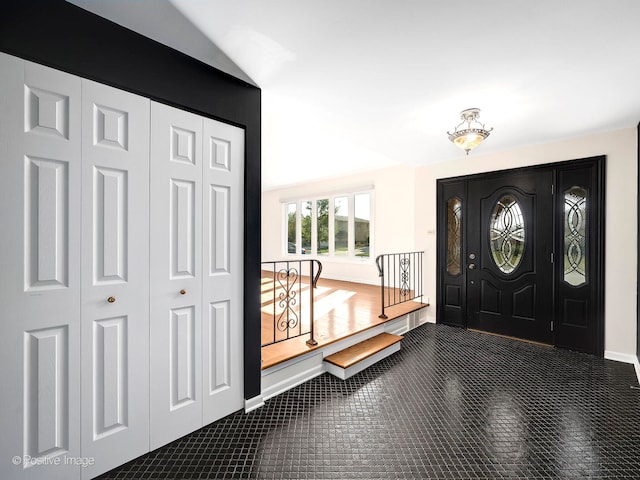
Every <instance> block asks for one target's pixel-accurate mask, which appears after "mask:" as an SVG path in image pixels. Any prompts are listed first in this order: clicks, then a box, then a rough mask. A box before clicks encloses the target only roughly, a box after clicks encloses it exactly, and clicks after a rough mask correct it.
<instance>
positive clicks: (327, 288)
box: [262, 272, 427, 369]
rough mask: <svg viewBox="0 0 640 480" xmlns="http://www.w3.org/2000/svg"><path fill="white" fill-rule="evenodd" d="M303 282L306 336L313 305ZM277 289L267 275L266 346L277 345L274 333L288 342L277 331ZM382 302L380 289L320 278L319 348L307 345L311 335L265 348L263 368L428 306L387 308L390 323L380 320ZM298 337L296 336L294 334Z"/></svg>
mask: <svg viewBox="0 0 640 480" xmlns="http://www.w3.org/2000/svg"><path fill="white" fill-rule="evenodd" d="M299 282H300V284H301V289H300V293H299V298H296V301H297V302H299V303H296V305H295V306H294V308H295V309H296V310H295V311H296V312H298V321H299V323H298V324H299V325H301V328H302V330H301V331H303V332H304V331H306V330H308V325H309V320H308V314H305V312H308V311H309V308H308V307H309V304H310V300H309V298H310V297H309V279H308V277H301V279H300V280H299ZM273 288H274V287H273V283H272V274H271V273H270V272H265V274H264V276H263V289H262V343H263V345H265V344H266V343H270V342H272V341H273V339H274V331H275V332H276V334H275V338H276V340H281V339H286V333H284V332H281V331H279V330H278V329H277V328H275V329H274V325H273V312H274V311H275V312H276V318H277V317H278V314H279V313H280V312H282V306H281V305H280V302H279V294H280V291H281V290H282V287H276V292H275V295H274V292H273ZM297 296H298V295H297ZM274 298H275V302H274ZM380 302H381V300H380V287H379V286H375V285H367V284H362V283H353V282H342V281H339V280H329V279H324V278H320V280H319V281H318V287H317V288H316V289H315V291H314V309H315V323H314V327H315V328H314V331H315V334H314V338H315V340H316V341H317V342H318V345H316V346H309V345H307V344H306V341H307V340H308V339H309V334H305V335H302V336H299V337H296V338H291V339H289V340H284V341H280V342H278V343H274V344H271V345H265V346H264V347H262V368H263V369H265V368H269V367H272V366H273V365H277V364H278V363H282V362H284V361H286V360H289V359H291V358H295V357H297V356H300V355H303V354H305V353H307V352H310V351H313V350H316V349H319V348H322V347H323V346H326V345H329V344H331V343H333V342H336V341H338V340H341V339H343V338H346V337H349V336H351V335H354V334H356V333H358V332H361V331H364V330H367V329H369V328H372V327H375V326H377V325H380V324H382V323H384V322H388V321H390V320H393V319H395V318H398V317H401V316H403V315H406V314H407V313H411V312H414V311H416V310H420V309H421V308H425V307H426V306H427V305H426V304H424V303H419V302H415V301H410V302H405V303H401V304H399V305H396V306H394V307H387V308H386V309H385V313H386V314H387V316H388V319H386V320H383V319H381V318H379V317H378V315H380V312H381V306H380ZM298 307H301V308H298ZM296 333H297V332H293V334H296Z"/></svg>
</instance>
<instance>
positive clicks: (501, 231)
mask: <svg viewBox="0 0 640 480" xmlns="http://www.w3.org/2000/svg"><path fill="white" fill-rule="evenodd" d="M489 242H490V248H491V255H492V257H493V261H494V262H495V263H496V266H497V267H498V268H499V269H500V271H501V272H502V273H506V274H509V273H512V272H513V271H514V270H515V269H516V268H518V265H520V262H521V261H522V257H523V254H524V247H525V243H524V242H525V228H524V217H523V216H522V210H521V209H520V205H519V204H518V202H517V200H516V199H515V198H514V197H513V196H511V195H504V196H503V197H502V198H500V200H498V201H497V202H496V205H495V207H494V208H493V213H492V214H491V225H490V226H489Z"/></svg>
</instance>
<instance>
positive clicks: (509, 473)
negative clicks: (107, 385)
mask: <svg viewBox="0 0 640 480" xmlns="http://www.w3.org/2000/svg"><path fill="white" fill-rule="evenodd" d="M125 478H126V479H129V478H136V479H205V478H251V479H431V478H433V479H491V480H493V479H515V478H521V479H556V478H557V479H560V478H579V479H602V478H607V479H632V478H633V479H640V389H639V388H638V382H637V380H636V377H635V372H634V369H633V366H631V365H626V364H621V363H617V362H612V361H609V360H603V359H599V358H595V357H592V356H589V355H583V354H578V353H573V352H569V351H563V350H557V349H553V348H549V347H543V346H537V345H532V344H528V343H522V342H517V341H513V340H509V339H505V338H499V337H494V336H490V335H484V334H480V333H476V332H467V331H464V330H461V329H455V328H451V327H445V326H442V325H431V324H427V325H424V326H422V327H420V328H418V329H416V330H414V331H412V332H409V333H408V334H406V336H405V340H404V341H403V348H402V350H401V351H400V352H398V353H396V354H394V355H392V356H391V357H389V358H387V359H385V360H383V361H381V362H379V363H378V364H376V365H374V366H373V367H370V368H368V369H367V370H365V371H364V372H361V373H360V374H358V375H355V376H354V377H351V378H350V379H349V380H347V381H342V380H339V379H337V378H334V377H332V376H330V375H328V374H324V375H322V376H320V377H317V378H316V379H314V380H312V381H310V382H307V383H306V384H303V385H301V386H299V387H297V388H294V389H293V390H290V391H289V392H286V393H284V394H282V395H279V396H278V397H275V398H273V399H271V400H269V401H267V402H266V405H265V406H264V407H262V408H260V409H258V410H255V411H253V412H251V413H248V414H245V413H242V412H238V413H236V414H233V415H231V416H229V417H227V418H224V419H222V420H220V421H219V422H216V423H214V424H212V425H210V426H208V427H205V428H203V429H201V430H199V431H197V432H195V433H193V434H191V435H189V436H187V437H184V438H182V439H180V440H177V441H175V442H173V443H171V444H169V445H167V446H165V447H163V448H160V449H158V450H155V451H154V452H151V453H149V454H148V455H145V456H143V457H140V458H138V459H136V460H134V461H132V462H130V463H128V464H126V465H124V466H123V467H121V468H119V469H117V470H113V471H111V472H109V473H107V474H105V475H103V476H102V477H100V479H101V480H107V479H125Z"/></svg>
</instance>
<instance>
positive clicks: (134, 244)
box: [81, 80, 150, 478]
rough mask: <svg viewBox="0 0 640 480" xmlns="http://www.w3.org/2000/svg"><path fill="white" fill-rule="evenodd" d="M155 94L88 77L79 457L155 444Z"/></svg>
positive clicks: (104, 461)
mask: <svg viewBox="0 0 640 480" xmlns="http://www.w3.org/2000/svg"><path fill="white" fill-rule="evenodd" d="M149 114H150V101H149V100H148V99H145V98H142V97H139V96H137V95H133V94H131V93H127V92H123V91H121V90H117V89H115V88H111V87H108V86H106V85H101V84H98V83H95V82H91V81H89V80H83V82H82V117H83V122H82V163H83V166H82V179H83V182H82V190H83V191H82V220H83V229H82V328H81V330H82V438H83V441H82V443H83V445H82V454H83V456H84V457H88V458H94V459H95V462H94V463H93V464H92V465H90V466H88V467H85V468H83V470H82V473H83V477H84V478H92V477H93V476H96V475H98V474H100V473H103V472H106V471H108V470H110V469H112V468H114V467H116V466H118V465H120V464H122V463H125V462H127V461H128V460H131V459H133V458H135V457H137V456H139V455H142V454H143V453H145V452H147V451H148V450H149V410H148V398H149V302H148V298H149V255H148V239H149V215H148V212H149V129H150V125H149V123H150V120H149Z"/></svg>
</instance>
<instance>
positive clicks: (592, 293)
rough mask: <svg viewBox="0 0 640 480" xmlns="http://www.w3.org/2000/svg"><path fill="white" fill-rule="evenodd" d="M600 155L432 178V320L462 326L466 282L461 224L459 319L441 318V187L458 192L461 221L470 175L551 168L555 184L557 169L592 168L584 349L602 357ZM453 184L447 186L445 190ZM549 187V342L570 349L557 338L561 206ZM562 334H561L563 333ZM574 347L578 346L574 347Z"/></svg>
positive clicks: (443, 260) (602, 201)
mask: <svg viewBox="0 0 640 480" xmlns="http://www.w3.org/2000/svg"><path fill="white" fill-rule="evenodd" d="M605 160H606V157H605V156H604V155H603V156H596V157H588V158H582V159H576V160H568V161H562V162H554V163H546V164H541V165H534V166H527V167H520V168H514V169H506V170H499V171H491V172H484V173H479V174H473V175H463V176H459V177H450V178H444V179H438V180H437V237H436V242H437V249H436V252H437V254H436V271H437V274H436V275H437V281H436V303H437V308H436V322H437V323H447V324H449V325H454V326H459V327H463V328H466V327H467V313H466V305H467V302H466V282H467V278H466V277H467V273H466V266H465V262H466V255H467V252H466V239H465V238H464V234H465V232H464V228H463V229H462V238H461V247H460V248H461V261H462V265H461V269H460V276H459V283H460V285H459V287H460V290H459V291H460V296H461V299H460V300H461V305H462V306H461V309H460V315H458V314H457V313H455V312H454V314H455V315H456V316H457V317H458V318H459V321H454V322H444V321H443V319H444V318H445V315H444V312H445V307H446V306H445V302H444V295H445V291H444V287H443V284H444V269H445V268H446V265H445V263H446V258H447V257H446V255H447V251H446V249H447V242H446V236H447V232H446V218H445V217H446V202H447V201H448V198H450V196H451V195H450V194H447V196H446V198H445V193H446V192H445V190H447V189H449V190H448V192H451V191H456V192H457V193H456V196H459V197H460V198H461V200H462V223H463V225H464V222H465V221H466V220H465V219H466V216H467V205H466V203H467V202H466V199H467V191H466V185H467V182H468V181H470V180H477V179H482V178H489V177H495V176H499V175H502V176H505V175H509V174H518V173H523V172H531V171H542V170H547V171H549V170H551V171H553V184H554V186H556V185H558V181H559V177H560V173H567V172H571V171H573V170H579V169H585V168H592V169H593V171H592V188H593V192H591V193H592V198H591V200H590V207H588V208H590V211H589V218H590V222H589V225H590V226H589V233H588V235H589V238H590V239H591V240H590V241H591V248H593V251H592V255H591V257H592V259H593V262H592V269H593V270H592V274H591V276H590V279H589V289H590V290H589V300H590V301H589V303H588V306H587V308H588V310H586V314H587V316H588V318H589V323H590V327H589V328H590V329H591V330H590V332H591V334H592V341H591V345H590V347H589V349H588V351H589V353H593V354H595V355H598V356H600V357H602V356H604V327H605V319H604V297H605V278H604V272H605V269H604V267H605V264H604V262H605V259H604V256H605V255H604V253H605V225H604V223H605V222H604V211H605ZM451 189H453V190H451ZM555 190H557V191H554V192H553V205H554V208H553V210H554V213H553V217H554V218H553V225H554V257H555V258H554V274H553V282H554V287H553V292H554V298H553V299H552V301H553V302H554V308H553V312H554V313H553V317H554V318H553V319H552V321H553V325H554V326H555V327H556V328H553V345H554V346H558V347H566V348H573V347H572V346H571V345H567V344H566V342H562V341H560V334H559V328H557V327H558V326H559V325H560V323H559V317H560V315H561V314H560V313H559V311H560V305H559V303H560V302H557V300H558V298H559V286H560V279H561V277H562V273H563V267H562V262H561V259H562V258H563V256H562V254H561V252H562V249H561V246H562V243H561V237H560V236H561V235H562V232H561V231H560V230H561V229H559V228H557V225H558V216H559V215H560V211H559V210H560V209H561V208H563V207H562V205H564V203H560V198H559V197H560V196H559V195H558V193H559V191H560V189H559V188H555ZM446 308H448V309H449V310H448V315H449V318H451V310H450V307H449V306H447V307H446ZM565 335H566V334H565ZM578 349H579V348H578Z"/></svg>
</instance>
